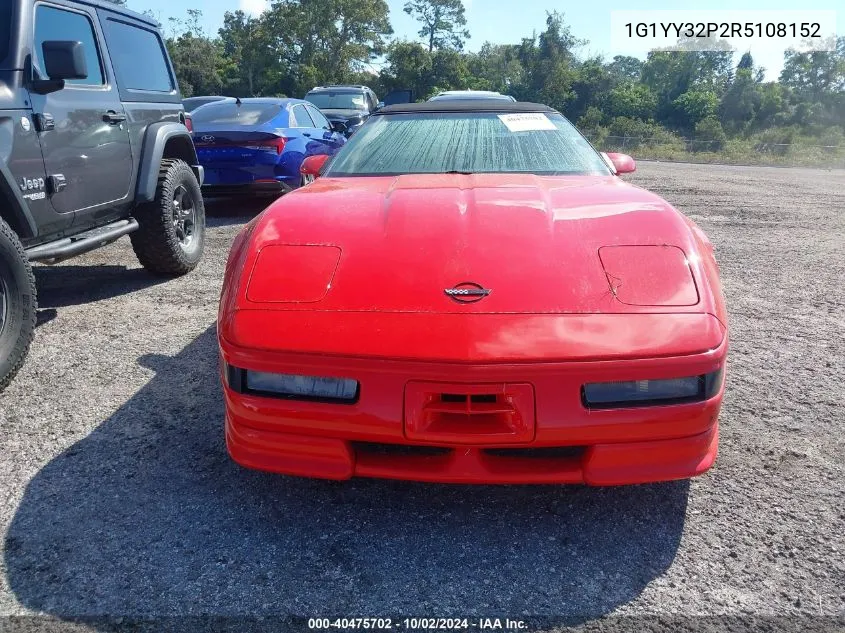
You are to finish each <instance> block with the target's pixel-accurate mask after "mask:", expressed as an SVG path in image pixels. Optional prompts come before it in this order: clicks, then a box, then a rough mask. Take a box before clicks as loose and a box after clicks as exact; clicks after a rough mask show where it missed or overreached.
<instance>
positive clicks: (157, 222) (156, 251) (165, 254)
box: [129, 159, 205, 276]
mask: <svg viewBox="0 0 845 633" xmlns="http://www.w3.org/2000/svg"><path fill="white" fill-rule="evenodd" d="M135 219H136V220H138V224H139V225H140V227H139V228H138V230H137V231H135V232H134V233H130V235H129V236H130V238H131V240H132V248H133V249H134V250H135V255H137V256H138V261H140V262H141V265H142V266H143V267H144V268H146V269H147V270H149V271H150V272H152V273H155V274H157V275H168V276H177V275H184V274H185V273H188V272H190V271H192V270H193V269H194V268H196V266H197V264H198V263H199V261H200V258H201V257H202V250H203V245H204V242H205V206H204V204H203V201H202V193H201V192H200V186H199V183H198V182H197V179H196V176H194V172H193V171H191V168H190V167H189V166H188V164H187V163H186V162H185V161H182V160H169V159H165V160H162V161H161V168H160V169H159V173H158V188H157V189H156V197H155V200H153V201H152V202H150V203H148V204H144V205H141V206H139V207H138V209H137V211H136V213H135Z"/></svg>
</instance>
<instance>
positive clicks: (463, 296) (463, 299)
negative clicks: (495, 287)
mask: <svg viewBox="0 0 845 633" xmlns="http://www.w3.org/2000/svg"><path fill="white" fill-rule="evenodd" d="M443 292H445V293H446V296H448V297H449V298H450V299H452V300H453V301H457V302H458V303H477V302H479V301H481V300H482V299H483V298H484V297H486V296H487V295H489V294H490V293H491V292H493V291H492V290H490V289H489V288H485V287H484V286H480V285H479V284H477V283H475V282H472V281H465V282H463V283H460V284H458V285H457V286H455V287H454V288H446V290H444V291H443Z"/></svg>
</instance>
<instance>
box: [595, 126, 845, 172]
mask: <svg viewBox="0 0 845 633" xmlns="http://www.w3.org/2000/svg"><path fill="white" fill-rule="evenodd" d="M586 136H587V138H589V139H590V142H591V143H593V145H595V146H596V148H597V149H599V150H601V151H604V152H621V153H623V154H630V155H632V156H633V157H634V158H640V159H644V160H648V159H654V160H666V161H673V160H674V161H685V162H707V163H726V164H751V165H787V166H808V167H812V166H817V167H834V168H845V145H812V144H804V143H768V142H759V141H753V140H742V139H741V140H702V139H689V138H679V137H673V136H670V135H667V136H665V137H645V136H612V135H611V136H605V135H595V134H593V135H590V134H587V135H586Z"/></svg>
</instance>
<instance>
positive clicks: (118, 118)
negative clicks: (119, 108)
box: [103, 110, 126, 125]
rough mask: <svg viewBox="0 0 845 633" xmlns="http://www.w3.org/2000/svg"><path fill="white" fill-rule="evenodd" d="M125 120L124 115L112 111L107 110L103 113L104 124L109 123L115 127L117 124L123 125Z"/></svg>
mask: <svg viewBox="0 0 845 633" xmlns="http://www.w3.org/2000/svg"><path fill="white" fill-rule="evenodd" d="M125 120H126V115H125V114H118V113H117V112H115V111H114V110H109V111H108V112H105V113H103V121H105V122H106V123H111V124H112V125H115V124H117V123H123V122H124V121H125Z"/></svg>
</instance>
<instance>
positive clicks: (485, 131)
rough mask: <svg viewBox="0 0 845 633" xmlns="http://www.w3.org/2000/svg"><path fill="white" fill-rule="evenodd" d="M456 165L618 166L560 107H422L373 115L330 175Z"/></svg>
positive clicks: (581, 169) (533, 169)
mask: <svg viewBox="0 0 845 633" xmlns="http://www.w3.org/2000/svg"><path fill="white" fill-rule="evenodd" d="M454 172H458V173H529V174H538V175H557V174H590V175H608V174H610V173H611V172H610V169H609V168H608V166H607V164H606V163H605V162H604V160H603V159H602V158H601V156H600V155H599V154H598V153H597V152H596V151H595V150H594V149H593V147H592V146H591V145H590V144H589V143H588V142H587V141H586V140H585V139H584V137H583V136H581V134H580V133H579V132H578V131H577V130H576V129H575V127H574V126H573V125H572V124H571V123H569V121H567V120H566V119H565V118H564V117H563V116H561V115H560V114H557V113H554V112H532V113H523V112H519V113H505V112H503V113H501V114H497V113H495V112H414V113H405V114H389V115H381V116H374V117H371V118H370V120H369V121H368V122H367V123H366V124H365V125H364V126H363V127H362V128H361V129H360V130H359V131H357V132H356V133H355V134H354V135H353V136H352V137H351V138H350V139H349V142H347V143H346V145H344V146H343V148H341V150H340V151H339V152H338V154H337V155H336V156H335V158H334V159H333V160H332V161H331V163H330V164H329V166H328V168H327V171H326V174H325V175H326V176H381V175H384V176H387V175H400V174H443V173H454Z"/></svg>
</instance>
